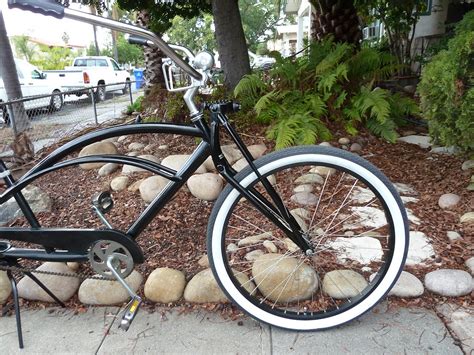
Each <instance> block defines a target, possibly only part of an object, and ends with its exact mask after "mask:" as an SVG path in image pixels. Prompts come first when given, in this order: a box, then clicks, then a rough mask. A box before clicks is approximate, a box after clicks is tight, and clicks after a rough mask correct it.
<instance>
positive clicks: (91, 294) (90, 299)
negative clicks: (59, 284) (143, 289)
mask: <svg viewBox="0 0 474 355" xmlns="http://www.w3.org/2000/svg"><path fill="white" fill-rule="evenodd" d="M125 281H126V282H127V284H128V285H129V286H130V288H131V289H132V290H133V291H134V292H137V290H138V288H139V287H140V285H141V283H142V281H143V277H142V275H141V274H140V273H139V272H137V271H135V270H134V271H133V272H132V273H131V274H130V275H129V276H128V277H127V278H126V279H125ZM129 298H130V295H129V294H128V292H127V291H126V290H125V288H123V286H122V285H121V284H120V283H119V282H118V281H104V280H94V279H86V280H84V282H83V283H82V284H81V287H79V301H81V303H83V304H90V305H96V306H108V305H114V304H120V303H123V302H126V301H127V300H128V299H129Z"/></svg>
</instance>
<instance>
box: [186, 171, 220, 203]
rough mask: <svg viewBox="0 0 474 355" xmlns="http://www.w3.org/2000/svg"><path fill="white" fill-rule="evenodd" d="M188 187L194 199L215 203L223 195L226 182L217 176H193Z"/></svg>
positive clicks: (210, 174)
mask: <svg viewBox="0 0 474 355" xmlns="http://www.w3.org/2000/svg"><path fill="white" fill-rule="evenodd" d="M187 185H188V188H189V191H190V192H191V194H192V195H193V196H194V197H197V198H198V199H200V200H205V201H214V200H215V199H217V197H218V196H219V194H220V193H221V191H222V188H223V187H224V182H223V181H222V178H221V177H220V176H219V175H217V174H212V173H205V174H197V175H193V176H191V177H190V178H189V179H188V182H187Z"/></svg>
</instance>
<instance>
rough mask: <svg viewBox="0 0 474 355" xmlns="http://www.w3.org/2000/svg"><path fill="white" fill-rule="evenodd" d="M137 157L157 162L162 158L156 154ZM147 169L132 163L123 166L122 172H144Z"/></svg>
mask: <svg viewBox="0 0 474 355" xmlns="http://www.w3.org/2000/svg"><path fill="white" fill-rule="evenodd" d="M137 158H141V159H145V160H149V161H152V162H154V163H157V164H159V163H160V159H159V158H157V157H155V156H154V155H149V154H145V155H138V156H137ZM147 171H148V170H145V169H142V168H139V167H137V166H132V165H124V166H123V168H122V173H123V174H132V173H142V172H147Z"/></svg>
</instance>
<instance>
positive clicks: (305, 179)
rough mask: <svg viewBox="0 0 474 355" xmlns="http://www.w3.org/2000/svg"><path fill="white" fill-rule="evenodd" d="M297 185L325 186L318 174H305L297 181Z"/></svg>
mask: <svg viewBox="0 0 474 355" xmlns="http://www.w3.org/2000/svg"><path fill="white" fill-rule="evenodd" d="M295 184H324V179H323V178H322V177H321V175H318V174H311V173H309V174H305V175H302V176H300V177H299V178H298V179H296V180H295Z"/></svg>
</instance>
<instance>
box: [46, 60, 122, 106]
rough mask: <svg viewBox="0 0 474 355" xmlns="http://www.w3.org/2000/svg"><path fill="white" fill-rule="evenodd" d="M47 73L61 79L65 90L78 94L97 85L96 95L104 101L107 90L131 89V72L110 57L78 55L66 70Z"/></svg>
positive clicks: (99, 99)
mask: <svg viewBox="0 0 474 355" xmlns="http://www.w3.org/2000/svg"><path fill="white" fill-rule="evenodd" d="M45 73H47V74H48V76H50V77H54V78H55V79H57V80H59V81H60V82H61V87H62V89H63V91H69V92H72V93H73V94H76V95H78V96H81V95H83V94H85V91H84V89H87V88H90V87H97V88H96V89H95V97H96V99H97V100H98V101H104V100H105V98H106V95H107V92H112V91H117V90H121V91H122V92H123V93H127V92H128V90H129V89H130V85H129V82H130V73H129V72H128V71H126V70H122V68H120V66H119V65H118V64H117V62H116V61H115V60H113V59H112V58H109V57H99V56H97V57H77V58H75V59H74V60H73V62H72V66H70V67H66V68H64V70H48V71H45ZM124 83H125V84H124Z"/></svg>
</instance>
